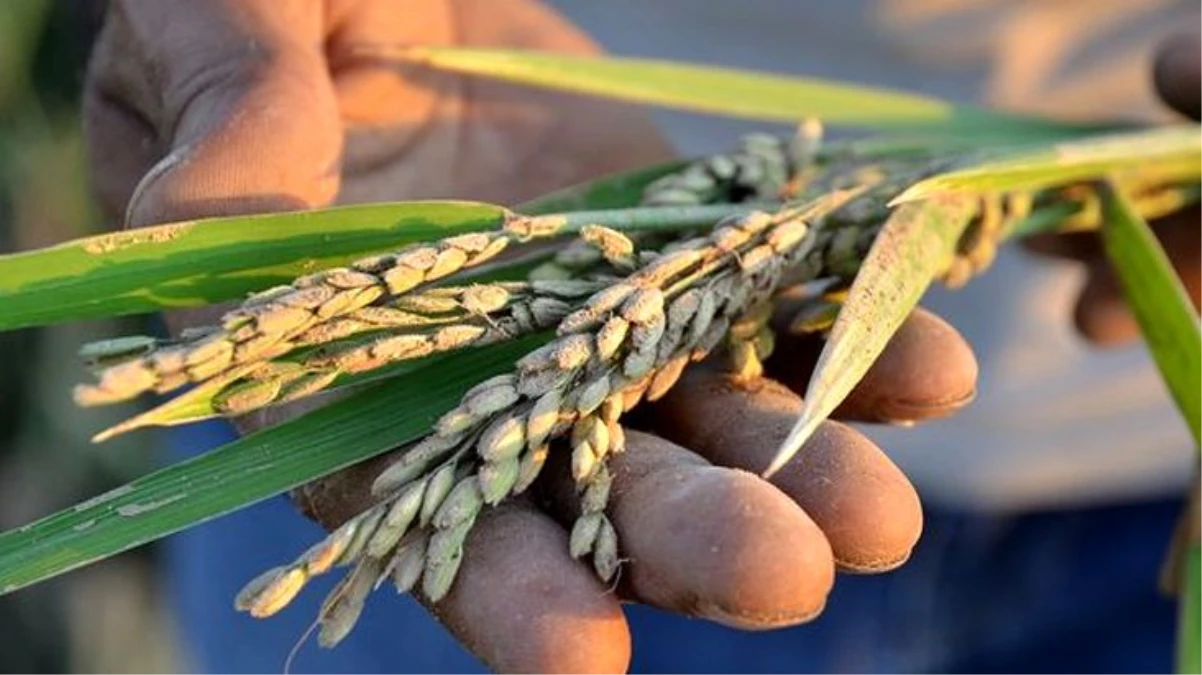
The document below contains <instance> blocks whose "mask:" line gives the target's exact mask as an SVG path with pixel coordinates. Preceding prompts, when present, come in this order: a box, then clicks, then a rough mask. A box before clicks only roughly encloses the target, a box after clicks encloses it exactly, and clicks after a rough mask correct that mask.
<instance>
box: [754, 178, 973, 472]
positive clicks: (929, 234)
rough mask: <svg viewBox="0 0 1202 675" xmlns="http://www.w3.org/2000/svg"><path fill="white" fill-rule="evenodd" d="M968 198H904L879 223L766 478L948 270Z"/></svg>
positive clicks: (968, 210)
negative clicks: (906, 201) (909, 201)
mask: <svg viewBox="0 0 1202 675" xmlns="http://www.w3.org/2000/svg"><path fill="white" fill-rule="evenodd" d="M974 213H975V206H974V203H973V200H971V199H968V198H964V197H935V198H933V199H931V200H929V201H922V202H916V203H913V204H903V205H902V206H900V207H898V208H897V209H896V210H894V211H893V213H892V215H890V216H889V219H888V220H887V221H885V224H884V226H882V228H881V232H880V234H879V235H877V238H876V240H875V241H874V242H873V244H872V248H870V249H869V251H868V255H867V257H865V259H864V262H863V264H862V265H861V266H860V271H859V272H858V273H857V274H856V278H855V280H854V281H853V282H852V285H851V288H850V289H848V292H847V299H846V301H845V302H844V304H843V307H842V308H841V309H840V310H839V316H838V318H837V319H835V325H834V326H833V327H832V328H831V332H830V335H829V337H828V338H827V341H826V344H825V345H824V346H823V348H822V353H821V354H820V355H819V357H818V363H817V365H816V366H815V368H814V374H813V376H811V378H810V382H809V385H808V387H807V389H806V393H805V396H804V397H802V398H803V400H804V403H803V404H802V409H801V415H800V417H799V418H798V420H797V422H796V424H795V425H794V426H793V429H792V430H791V431H790V432H789V435H788V436H787V437H786V438H785V440H784V442H783V443H782V444H781V447H780V449H779V450H778V451H777V454H776V456H775V457H774V458H773V460H772V463H771V464H770V465H769V466H768V468H767V469H766V471H765V476H771V475H772V474H774V473H776V471H778V470H779V469H780V468H781V467H783V466H784V465H785V464H786V463H787V462H788V461H789V460H790V459H791V458H792V457H793V455H795V454H796V453H797V451H798V450H800V449H801V446H802V445H803V444H805V442H806V441H807V440H809V438H810V436H811V435H812V434H813V433H814V430H815V429H817V428H818V425H819V424H820V423H821V422H822V421H823V420H825V419H826V418H827V417H829V416H830V414H831V413H832V412H834V410H835V408H837V407H838V406H839V404H840V403H842V402H843V399H845V398H846V397H847V395H848V394H849V393H850V392H851V390H852V388H853V387H855V385H856V384H857V383H858V382H859V381H860V380H861V379H862V378H863V377H864V374H865V373H867V372H868V369H869V367H871V366H872V364H873V362H874V361H876V359H877V357H878V356H880V354H881V352H882V351H883V350H884V348H885V345H886V344H888V342H889V338H891V337H892V336H893V334H894V333H896V332H897V329H898V328H899V327H900V326H901V324H902V322H903V321H905V319H906V317H907V316H908V315H909V314H910V311H911V310H913V309H914V307H915V306H917V305H918V301H919V300H920V299H921V298H922V295H923V293H925V292H926V290H927V287H929V286H930V285H931V282H932V281H933V280H934V279H935V277H936V276H938V275H939V274H941V273H942V272H943V271H944V270H946V269H947V266H948V264H949V263H950V262H951V260H952V256H953V255H954V253H955V250H956V243H957V242H958V241H959V240H960V236H961V234H963V233H964V230H965V228H966V227H967V226H968V223H969V221H970V220H971V219H972V216H973V215H974Z"/></svg>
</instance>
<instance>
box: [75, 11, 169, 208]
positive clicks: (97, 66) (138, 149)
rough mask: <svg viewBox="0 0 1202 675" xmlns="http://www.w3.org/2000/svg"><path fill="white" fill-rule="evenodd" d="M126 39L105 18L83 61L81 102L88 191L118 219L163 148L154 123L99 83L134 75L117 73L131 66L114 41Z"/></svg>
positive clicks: (114, 23)
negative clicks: (85, 69) (85, 68)
mask: <svg viewBox="0 0 1202 675" xmlns="http://www.w3.org/2000/svg"><path fill="white" fill-rule="evenodd" d="M127 40H128V37H127V36H125V35H123V34H122V24H121V23H120V22H117V21H109V22H107V23H106V24H105V26H104V28H103V29H102V30H101V33H100V36H99V37H98V38H97V42H96V44H97V47H96V48H95V49H94V50H93V54H92V58H91V60H90V62H89V64H88V68H89V73H88V77H87V79H86V80H85V83H84V91H83V103H82V115H83V132H84V138H85V140H86V143H87V149H88V153H87V161H88V176H89V177H90V179H91V186H92V191H93V193H94V195H95V196H96V200H97V202H98V203H99V205H100V209H101V211H102V212H103V213H104V215H105V217H106V218H108V219H110V220H112V221H115V222H118V223H119V222H121V220H122V219H123V218H124V215H125V208H126V205H127V204H129V200H130V198H131V197H133V194H134V188H135V186H137V184H138V181H140V180H141V179H142V176H144V175H146V173H147V172H148V171H150V169H151V167H153V166H154V163H155V162H156V161H158V159H159V157H160V156H162V154H163V150H162V149H161V148H160V147H159V138H158V130H157V129H156V128H155V126H154V124H152V123H151V121H150V120H148V119H146V117H145V116H144V115H143V114H142V113H140V112H138V110H137V109H136V108H135V107H134V106H133V105H132V104H131V103H130V102H129V101H128V100H127V99H123V98H119V97H116V96H114V95H113V92H112V88H111V87H110V88H106V87H102V86H101V84H100V83H101V82H104V81H106V80H109V81H111V80H114V79H117V78H122V79H129V78H132V77H134V75H133V74H132V73H122V74H120V75H119V74H118V73H121V71H122V69H130V68H132V67H133V66H134V64H133V63H132V62H131V60H130V59H128V58H126V57H125V52H123V51H120V50H119V49H118V47H117V45H119V44H121V43H122V42H123V41H127Z"/></svg>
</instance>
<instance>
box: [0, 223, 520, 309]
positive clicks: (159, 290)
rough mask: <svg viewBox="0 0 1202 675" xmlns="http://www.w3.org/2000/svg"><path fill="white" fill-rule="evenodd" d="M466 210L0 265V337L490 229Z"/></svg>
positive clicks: (223, 294) (165, 305)
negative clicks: (16, 330) (10, 331)
mask: <svg viewBox="0 0 1202 675" xmlns="http://www.w3.org/2000/svg"><path fill="white" fill-rule="evenodd" d="M504 213H505V210H504V209H503V208H501V207H499V206H492V205H489V204H479V203H474V202H407V203H398V204H368V205H361V206H344V207H335V208H329V209H320V210H315V211H300V212H292V213H272V214H261V215H252V216H235V217H228V218H210V219H205V220H197V221H189V222H181V223H172V224H169V225H161V226H157V227H147V228H141V229H137V230H127V231H124V232H114V233H112V234H105V235H100V236H96V237H88V238H84V239H77V240H74V241H69V242H66V243H63V244H59V245H57V246H53V247H50V248H45V249H39V250H36V251H28V252H24V253H15V254H11V255H4V256H0V330H7V329H12V328H20V327H22V326H31V325H37V324H45V323H53V322H59V321H69V320H75V319H85V318H92V317H99V316H110V315H121V314H133V313H138V312H149V311H156V310H163V309H179V308H185V307H196V306H201V305H206V304H211V303H214V302H219V301H222V300H229V299H231V298H237V297H241V296H243V295H244V294H246V293H248V292H250V291H253V290H257V289H262V288H266V287H268V286H272V285H275V284H279V283H286V282H287V281H289V280H291V279H293V278H294V277H297V276H299V275H301V274H305V273H307V272H311V271H313V270H315V269H319V268H323V267H333V266H336V265H339V264H343V263H346V262H349V261H351V260H353V259H355V258H356V257H358V256H361V255H365V254H368V253H372V252H378V251H383V250H389V249H392V248H398V247H400V246H403V245H405V244H408V243H412V242H418V241H426V240H429V239H433V238H437V237H446V236H451V235H453V234H460V233H463V232H471V231H476V230H481V229H490V228H495V227H497V226H498V225H499V224H500V223H501V220H502V218H503V215H504Z"/></svg>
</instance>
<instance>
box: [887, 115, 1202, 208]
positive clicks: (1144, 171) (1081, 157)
mask: <svg viewBox="0 0 1202 675" xmlns="http://www.w3.org/2000/svg"><path fill="white" fill-rule="evenodd" d="M1199 130H1200V128H1199V127H1198V126H1197V125H1182V126H1177V127H1167V128H1161V129H1152V130H1148V131H1141V132H1135V133H1127V134H1108V135H1104V136H1098V137H1095V138H1086V139H1081V140H1073V141H1066V142H1063V143H1057V144H1054V145H1053V146H1052V147H1051V148H1040V149H1037V150H1032V151H1027V152H1023V153H1020V154H1017V155H1013V156H1010V157H1003V158H1000V159H991V160H987V161H984V162H981V163H977V164H974V165H972V166H970V167H968V168H964V169H959V170H956V171H949V172H947V173H943V174H939V175H937V176H932V177H930V178H927V179H925V180H922V181H919V182H918V183H915V184H914V185H912V186H910V187H909V188H907V189H906V190H905V191H904V192H902V193H901V194H900V195H898V196H897V197H896V198H895V199H894V200H893V202H892V203H893V204H895V205H896V204H904V203H906V202H911V201H917V200H919V199H926V198H928V197H931V196H934V195H941V194H942V195H950V194H966V193H972V192H1011V191H1020V190H1021V191H1034V190H1039V189H1043V188H1047V187H1052V186H1056V185H1064V184H1067V183H1074V182H1080V181H1083V180H1095V179H1100V178H1102V177H1104V176H1106V175H1110V174H1115V173H1119V174H1122V175H1123V176H1124V177H1127V178H1128V180H1129V179H1130V178H1138V179H1139V180H1140V181H1142V182H1149V181H1160V182H1166V183H1167V182H1173V181H1186V180H1197V179H1198V177H1199V175H1202V168H1200V163H1202V135H1200V134H1199Z"/></svg>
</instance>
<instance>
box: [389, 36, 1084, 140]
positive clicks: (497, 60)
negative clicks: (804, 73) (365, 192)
mask: <svg viewBox="0 0 1202 675" xmlns="http://www.w3.org/2000/svg"><path fill="white" fill-rule="evenodd" d="M373 54H374V55H375V56H384V57H392V58H396V59H399V60H404V61H410V62H417V63H422V64H425V65H428V66H432V67H435V68H438V69H441V70H448V71H453V72H457V73H464V74H470V75H479V76H487V77H491V78H496V79H501V80H507V81H510V82H516V83H520V84H526V85H531V86H538V87H547V88H552V89H561V90H566V91H572V92H577V93H584V94H591V95H596V96H603V97H607V98H615V99H621V100H626V101H634V102H638V103H645V104H650V105H659V106H669V107H675V108H682V109H686V110H695V111H700V112H707V113H714V114H720V115H726V116H732V117H743V118H749V119H757V120H771V121H778V122H791V123H796V122H799V121H801V120H802V119H805V118H807V117H817V118H820V119H822V120H823V121H824V122H828V123H831V124H845V125H853V126H861V127H869V128H877V129H884V128H889V129H909V130H913V129H929V130H937V131H938V132H939V134H941V135H953V134H956V133H961V134H963V133H970V132H971V133H973V134H977V135H991V136H994V137H1002V136H1010V137H1014V138H1022V137H1028V138H1030V137H1037V136H1043V137H1044V138H1047V137H1049V136H1056V135H1064V134H1066V133H1072V132H1076V131H1079V130H1080V127H1076V126H1072V125H1066V124H1062V123H1058V122H1052V121H1047V120H1036V119H1029V118H1019V117H1016V116H1011V115H1004V114H1002V113H995V112H990V111H986V110H981V109H977V108H969V107H964V106H957V105H954V104H952V103H949V102H947V101H943V100H940V99H936V98H931V97H927V96H920V95H917V94H912V93H907V92H901V91H895V90H889V89H882V88H873V87H866V86H857V85H851V84H846V83H840V82H833V81H828V80H821V79H816V78H805V77H794V76H785V75H778V74H772V73H765V72H756V71H749V70H740V69H732V68H722V67H717V66H706V65H698V64H691V63H681V62H673V61H663V60H654V59H639V58H620V57H612V56H610V57H600V56H575V55H566V54H552V53H547V52H534V51H516V50H497V49H472V48H461V47H411V48H405V49H401V50H392V51H389V52H387V53H377V52H373Z"/></svg>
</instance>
